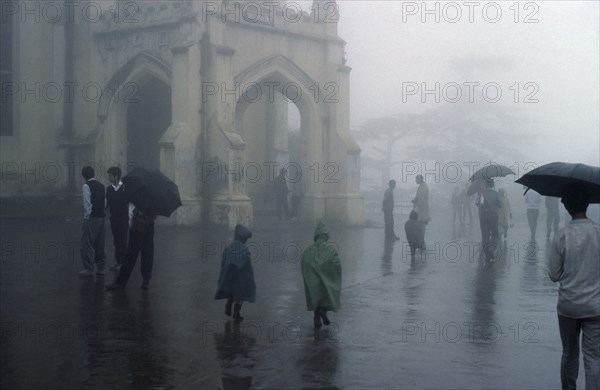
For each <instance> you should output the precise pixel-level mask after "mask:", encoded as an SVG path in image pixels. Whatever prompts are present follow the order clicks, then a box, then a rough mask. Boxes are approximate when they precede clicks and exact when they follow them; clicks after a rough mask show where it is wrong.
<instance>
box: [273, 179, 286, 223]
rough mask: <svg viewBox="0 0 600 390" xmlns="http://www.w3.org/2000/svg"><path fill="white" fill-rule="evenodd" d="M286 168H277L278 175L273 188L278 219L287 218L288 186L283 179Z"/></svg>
mask: <svg viewBox="0 0 600 390" xmlns="http://www.w3.org/2000/svg"><path fill="white" fill-rule="evenodd" d="M286 172H287V171H286V169H285V168H281V169H280V170H279V176H277V177H276V178H275V184H274V190H275V196H276V197H277V217H278V218H279V220H280V221H281V220H287V219H288V218H289V211H288V199H287V198H288V186H287V181H286V179H285V174H286Z"/></svg>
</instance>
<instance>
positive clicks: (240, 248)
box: [215, 225, 256, 302]
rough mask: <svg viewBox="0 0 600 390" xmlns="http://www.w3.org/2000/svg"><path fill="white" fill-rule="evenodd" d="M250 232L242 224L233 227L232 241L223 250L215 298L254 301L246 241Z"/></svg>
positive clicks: (254, 284) (252, 279)
mask: <svg viewBox="0 0 600 390" xmlns="http://www.w3.org/2000/svg"><path fill="white" fill-rule="evenodd" d="M250 237H252V232H250V230H249V229H248V228H246V227H245V226H242V225H237V226H236V227H235V233H234V241H233V242H232V243H231V244H230V245H229V246H228V247H227V248H225V250H224V251H223V256H222V257H221V273H220V274H219V285H218V287H217V293H216V294H215V299H229V298H231V299H233V300H234V301H236V302H238V301H245V302H254V301H255V300H256V283H255V282H254V271H253V269H252V262H251V260H250V251H249V250H248V247H247V246H246V241H247V240H248V239H249V238H250Z"/></svg>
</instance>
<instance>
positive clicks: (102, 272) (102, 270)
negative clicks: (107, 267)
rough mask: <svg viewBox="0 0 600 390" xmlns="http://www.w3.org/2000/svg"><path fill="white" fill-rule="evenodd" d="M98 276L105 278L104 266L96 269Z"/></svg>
mask: <svg viewBox="0 0 600 390" xmlns="http://www.w3.org/2000/svg"><path fill="white" fill-rule="evenodd" d="M96 275H98V276H104V266H101V267H98V268H96Z"/></svg>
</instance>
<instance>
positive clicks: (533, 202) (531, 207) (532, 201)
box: [525, 188, 542, 240]
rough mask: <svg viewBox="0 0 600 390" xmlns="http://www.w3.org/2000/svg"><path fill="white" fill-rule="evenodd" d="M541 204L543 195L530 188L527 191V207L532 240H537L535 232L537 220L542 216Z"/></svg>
mask: <svg viewBox="0 0 600 390" xmlns="http://www.w3.org/2000/svg"><path fill="white" fill-rule="evenodd" d="M541 204H542V197H541V195H540V194H538V193H537V192H536V191H534V190H532V189H531V188H530V189H529V190H528V191H527V192H526V193H525V206H526V207H527V222H528V223H529V232H530V233H531V240H535V233H536V231H537V221H538V218H539V217H540V205H541Z"/></svg>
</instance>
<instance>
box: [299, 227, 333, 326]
mask: <svg viewBox="0 0 600 390" xmlns="http://www.w3.org/2000/svg"><path fill="white" fill-rule="evenodd" d="M328 240H329V229H328V228H327V226H326V225H325V223H323V221H319V223H318V224H317V228H316V229H315V234H314V244H312V245H311V246H310V247H308V248H307V249H306V250H305V251H304V253H302V278H303V279H304V293H305V295H306V308H307V309H308V310H309V311H313V312H314V317H313V324H314V327H315V329H320V328H321V320H323V323H324V324H325V325H329V324H330V321H329V318H328V317H327V311H330V310H331V311H338V310H339V308H340V292H341V290H342V266H341V263H340V258H339V255H338V253H337V251H336V249H335V248H334V247H333V246H332V245H330V244H329V243H327V241H328Z"/></svg>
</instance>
